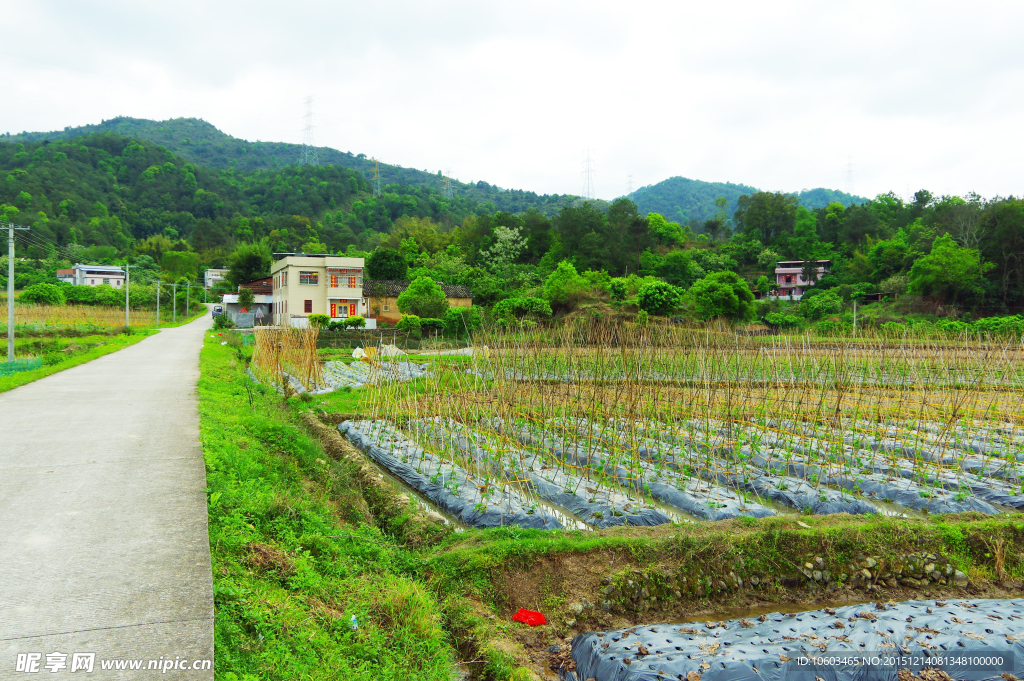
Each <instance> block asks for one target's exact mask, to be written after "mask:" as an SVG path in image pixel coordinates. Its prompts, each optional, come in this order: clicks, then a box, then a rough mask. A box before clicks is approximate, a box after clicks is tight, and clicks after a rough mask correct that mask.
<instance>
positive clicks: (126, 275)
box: [124, 260, 131, 333]
mask: <svg viewBox="0 0 1024 681" xmlns="http://www.w3.org/2000/svg"><path fill="white" fill-rule="evenodd" d="M130 276H131V275H130V274H129V273H128V261H127V260H125V261H124V332H125V333H128V330H129V329H130V328H131V327H130V326H129V323H128V287H129V285H130V284H129V277H130Z"/></svg>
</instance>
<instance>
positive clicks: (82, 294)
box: [63, 286, 97, 305]
mask: <svg viewBox="0 0 1024 681" xmlns="http://www.w3.org/2000/svg"><path fill="white" fill-rule="evenodd" d="M96 288H97V287H95V286H65V287H64V288H63V290H64V297H65V298H66V299H67V301H68V302H69V303H71V304H77V305H93V304H95V303H96Z"/></svg>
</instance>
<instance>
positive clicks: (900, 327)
mask: <svg viewBox="0 0 1024 681" xmlns="http://www.w3.org/2000/svg"><path fill="white" fill-rule="evenodd" d="M879 330H880V331H881V332H882V333H883V334H884V335H886V336H902V335H904V334H905V333H906V332H907V325H906V324H900V323H899V322H885V323H884V324H882V326H881V327H879Z"/></svg>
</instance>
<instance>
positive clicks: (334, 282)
mask: <svg viewBox="0 0 1024 681" xmlns="http://www.w3.org/2000/svg"><path fill="white" fill-rule="evenodd" d="M331 288H338V275H337V274H332V275H331Z"/></svg>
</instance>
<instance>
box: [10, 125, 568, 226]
mask: <svg viewBox="0 0 1024 681" xmlns="http://www.w3.org/2000/svg"><path fill="white" fill-rule="evenodd" d="M97 133H115V134H117V135H121V136H124V137H131V138H135V139H143V140H148V141H150V142H154V143H156V144H158V145H160V146H162V147H164V148H165V149H167V150H168V151H170V152H171V153H172V154H174V155H175V156H177V157H179V158H181V159H183V160H185V161H188V162H190V163H193V164H196V165H201V166H205V167H206V168H214V169H219V170H230V169H233V170H235V171H238V172H242V173H245V172H250V171H258V170H277V169H280V168H285V167H287V166H291V165H297V164H298V163H299V161H300V159H301V154H302V145H301V144H288V143H286V142H260V141H256V142H249V141H247V140H243V139H239V138H237V137H232V136H231V135H228V134H227V133H224V132H222V131H221V130H218V129H217V128H216V127H214V126H213V125H212V124H210V123H207V122H206V121H204V120H201V119H198V118H174V119H170V120H166V121H151V120H146V119H142V118H128V117H125V116H120V117H118V118H112V119H110V120H107V121H103V122H101V123H99V124H96V125H83V126H79V127H75V128H72V127H67V128H64V129H63V130H54V131H51V132H23V133H20V134H17V135H6V136H3V137H0V140H2V141H4V142H15V143H16V142H43V141H49V142H57V141H65V140H70V139H73V138H76V137H81V136H84V135H95V134H97ZM317 155H318V157H319V162H320V165H322V166H337V167H340V168H347V169H350V170H355V171H358V172H359V173H361V174H362V175H363V177H365V178H366V179H367V180H370V179H371V178H372V177H373V172H374V161H373V159H371V158H369V157H367V156H366V154H353V153H352V152H350V151H338V150H337V149H331V148H330V147H318V148H317ZM379 169H380V176H381V182H382V183H383V184H384V185H396V186H402V185H408V186H413V187H425V188H429V189H434V190H437V191H442V189H443V183H444V178H443V177H442V176H441V171H438V172H437V173H429V172H425V171H422V170H416V169H415V168H403V167H402V166H400V165H393V164H386V163H381V164H380V167H379ZM452 184H453V188H454V192H455V194H457V195H458V196H461V197H464V198H467V199H470V200H472V201H476V202H479V203H481V204H487V203H490V204H493V205H494V207H495V208H496V209H497V210H504V211H508V212H510V213H521V212H523V211H525V210H527V209H528V208H536V209H537V210H539V211H541V212H542V213H545V214H548V215H554V214H555V213H557V212H558V211H559V210H561V209H562V207H563V206H566V205H571V204H573V203H574V202H576V200H577V199H578V197H576V196H573V195H571V194H563V195H558V194H537V193H536V192H531V191H524V190H521V189H512V190H509V189H503V188H501V187H497V186H494V185H491V184H489V183H487V182H483V181H481V182H475V183H472V184H470V183H465V182H459V181H457V180H453V181H452Z"/></svg>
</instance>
